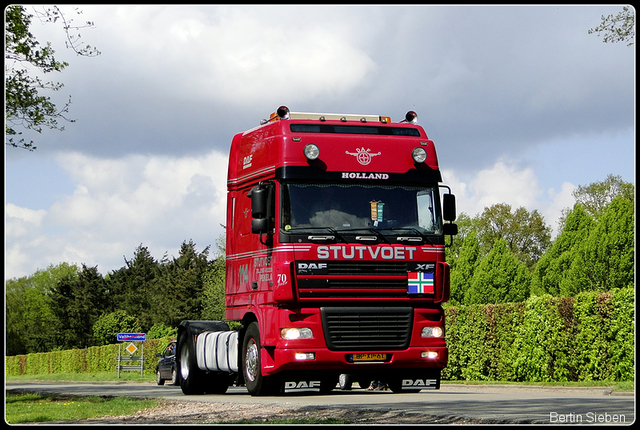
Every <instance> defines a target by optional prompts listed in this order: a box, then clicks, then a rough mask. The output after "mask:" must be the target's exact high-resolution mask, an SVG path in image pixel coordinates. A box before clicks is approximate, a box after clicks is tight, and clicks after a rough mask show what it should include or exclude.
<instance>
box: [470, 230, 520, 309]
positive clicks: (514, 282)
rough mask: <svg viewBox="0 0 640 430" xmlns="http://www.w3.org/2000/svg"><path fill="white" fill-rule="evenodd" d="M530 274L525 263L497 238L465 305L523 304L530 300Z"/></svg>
mask: <svg viewBox="0 0 640 430" xmlns="http://www.w3.org/2000/svg"><path fill="white" fill-rule="evenodd" d="M530 284H531V275H530V273H529V270H528V269H527V267H526V266H525V264H524V263H522V262H521V261H519V260H518V258H517V257H516V256H515V255H514V254H513V253H512V252H511V250H510V249H509V246H508V245H507V242H506V241H505V240H504V239H498V240H497V241H496V243H495V245H494V246H493V248H492V249H491V252H489V254H487V255H486V256H485V257H484V258H483V259H482V260H481V261H480V263H479V264H478V267H477V269H476V270H475V273H474V276H473V280H472V281H471V286H470V288H469V290H468V291H467V293H466V295H465V304H489V303H506V302H522V301H524V300H526V299H527V298H528V297H529V287H530Z"/></svg>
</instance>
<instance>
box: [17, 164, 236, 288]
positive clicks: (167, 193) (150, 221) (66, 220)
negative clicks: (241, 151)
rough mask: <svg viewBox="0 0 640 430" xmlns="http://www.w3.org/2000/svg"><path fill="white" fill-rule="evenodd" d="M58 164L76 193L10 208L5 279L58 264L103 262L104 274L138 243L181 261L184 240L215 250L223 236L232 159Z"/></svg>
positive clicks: (118, 266)
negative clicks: (43, 206) (40, 205)
mask: <svg viewBox="0 0 640 430" xmlns="http://www.w3.org/2000/svg"><path fill="white" fill-rule="evenodd" d="M57 162H58V163H59V164H60V165H61V166H62V167H63V168H64V169H65V170H66V171H67V172H68V174H69V175H70V176H71V177H72V178H73V180H74V181H75V182H76V184H77V185H76V189H75V191H74V192H73V194H71V195H64V196H62V197H61V198H60V199H59V200H58V201H56V202H55V203H54V204H53V205H51V207H50V208H49V210H48V211H45V210H39V211H33V210H30V209H27V208H21V207H18V206H16V205H13V204H7V205H6V207H5V213H6V216H5V218H6V220H5V227H6V238H7V255H6V257H5V264H6V274H5V276H6V277H8V278H10V277H18V276H26V275H29V274H31V273H33V271H34V270H33V266H34V264H35V265H37V267H38V268H40V269H44V268H46V267H48V266H49V265H50V264H58V263H60V262H69V263H76V264H81V263H85V264H87V265H88V266H94V265H96V264H98V265H99V270H100V271H101V273H103V274H106V273H107V272H108V271H110V270H114V269H118V268H120V267H122V266H124V260H123V256H129V258H130V256H131V255H132V254H133V252H134V250H135V248H136V247H137V246H138V245H140V244H143V245H144V246H147V247H148V248H149V250H150V252H151V254H152V255H153V256H154V257H155V258H158V259H160V258H162V256H163V254H164V253H165V252H168V253H169V256H177V250H178V249H179V248H180V245H181V243H182V242H183V241H185V240H189V239H193V240H194V242H196V245H197V246H198V249H199V250H202V249H204V247H205V246H208V245H214V244H215V240H216V238H217V237H218V236H219V235H220V234H221V233H222V229H221V227H220V226H219V224H224V223H225V204H226V172H227V158H226V156H223V155H221V154H219V153H217V152H211V153H209V154H207V155H205V156H203V157H198V158H191V157H182V158H171V157H148V158H145V157H141V156H129V157H125V158H121V159H115V160H105V159H98V158H95V157H91V156H86V155H82V154H78V153H70V154H61V155H59V156H58V157H57ZM27 256H28V258H27Z"/></svg>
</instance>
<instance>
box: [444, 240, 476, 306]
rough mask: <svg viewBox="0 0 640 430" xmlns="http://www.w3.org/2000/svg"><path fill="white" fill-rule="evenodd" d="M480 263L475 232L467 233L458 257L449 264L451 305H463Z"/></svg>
mask: <svg viewBox="0 0 640 430" xmlns="http://www.w3.org/2000/svg"><path fill="white" fill-rule="evenodd" d="M479 262H480V247H479V245H478V236H477V234H476V233H475V232H472V233H468V234H467V235H466V237H465V239H464V241H463V242H462V247H461V248H460V253H459V255H458V257H457V258H456V259H455V260H453V261H452V262H451V303H452V304H459V303H465V296H466V294H467V291H468V290H469V288H470V286H471V281H472V279H473V275H474V274H475V271H476V268H477V267H478V263H479Z"/></svg>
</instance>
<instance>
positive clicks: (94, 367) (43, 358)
mask: <svg viewBox="0 0 640 430" xmlns="http://www.w3.org/2000/svg"><path fill="white" fill-rule="evenodd" d="M173 339H174V338H169V337H165V338H160V339H149V340H147V341H145V342H144V357H145V368H144V374H145V375H148V374H150V375H152V374H154V373H155V368H156V364H157V363H158V360H159V359H158V358H157V357H156V353H157V352H162V351H164V348H165V347H166V346H167V344H168V343H169V341H171V340H173ZM125 346H126V345H125V344H124V343H123V344H122V352H121V353H122V355H123V356H127V355H128V353H127V352H126V351H125V350H124V347H125ZM136 346H138V348H140V345H139V344H137V345H136ZM137 354H139V352H138V353H137ZM117 358H118V344H112V345H105V346H92V347H89V348H86V349H70V350H66V351H52V352H41V353H37V354H27V355H16V356H12V357H6V374H7V376H17V375H40V374H49V373H52V374H53V373H82V372H89V373H92V372H114V373H115V372H117V369H116V364H117V362H118V360H117ZM131 364H133V363H131Z"/></svg>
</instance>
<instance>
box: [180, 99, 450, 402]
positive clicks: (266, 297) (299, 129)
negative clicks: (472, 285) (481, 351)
mask: <svg viewBox="0 0 640 430" xmlns="http://www.w3.org/2000/svg"><path fill="white" fill-rule="evenodd" d="M416 118H417V115H416V114H415V113H414V112H409V113H408V114H407V115H406V117H405V119H404V120H402V121H400V122H398V123H393V122H391V119H390V118H389V117H382V116H377V115H342V114H313V113H295V112H290V111H289V109H287V108H286V107H284V106H282V107H280V108H279V109H278V110H277V112H275V113H274V114H272V115H271V117H270V118H269V119H268V120H263V121H262V123H261V125H260V126H259V127H256V128H253V129H251V130H249V131H246V132H244V133H239V134H237V135H236V136H234V138H233V141H232V143H231V151H230V155H229V172H228V182H227V185H228V194H227V225H226V234H227V237H226V294H225V297H226V299H225V300H226V315H225V316H226V319H227V321H237V322H240V323H241V325H240V329H239V330H233V331H231V330H229V327H228V325H227V323H226V322H223V321H183V322H182V323H181V324H180V326H179V330H178V352H177V354H176V357H177V361H178V368H179V369H180V372H179V373H180V384H181V387H182V391H183V392H184V393H185V394H198V393H205V392H206V393H224V392H226V390H227V387H228V386H229V385H231V384H233V383H235V384H237V385H242V384H244V385H246V388H247V389H248V391H249V393H250V394H251V395H267V394H279V393H283V392H284V390H288V389H300V388H307V389H308V388H317V389H318V390H319V391H320V392H327V391H330V390H331V389H333V388H334V387H336V383H337V381H338V378H339V376H340V375H348V376H349V378H351V380H353V381H356V382H358V383H359V384H360V386H361V387H367V386H368V385H369V382H371V381H372V380H377V381H382V382H386V383H387V384H388V386H389V387H390V388H391V390H393V391H394V392H396V391H402V390H406V389H409V390H419V389H438V388H439V387H440V372H441V370H442V369H443V368H444V367H445V366H446V364H447V358H448V357H447V345H446V341H445V323H444V312H443V309H442V306H441V304H442V303H443V302H446V301H447V300H448V298H449V265H448V264H447V263H446V261H445V246H446V242H447V240H446V236H447V235H455V234H456V233H457V226H456V224H454V223H453V221H454V220H455V217H456V215H455V198H454V196H453V195H452V194H451V193H450V189H449V187H447V186H443V185H440V182H441V181H442V178H441V175H440V170H439V167H438V159H437V156H436V150H435V146H434V143H433V141H431V140H430V139H429V138H428V137H427V134H426V133H425V131H424V130H423V128H422V127H420V126H419V125H417V123H416ZM449 240H450V239H449Z"/></svg>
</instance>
